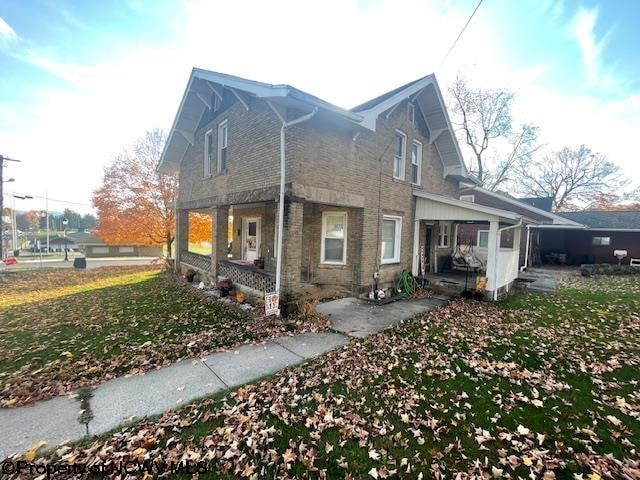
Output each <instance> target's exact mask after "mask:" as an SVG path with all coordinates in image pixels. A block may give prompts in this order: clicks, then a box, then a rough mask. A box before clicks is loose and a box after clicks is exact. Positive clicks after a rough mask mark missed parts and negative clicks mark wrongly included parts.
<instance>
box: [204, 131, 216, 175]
mask: <svg viewBox="0 0 640 480" xmlns="http://www.w3.org/2000/svg"><path fill="white" fill-rule="evenodd" d="M213 152H214V149H213V131H212V130H209V131H208V132H207V133H205V134H204V170H203V171H204V176H205V177H210V176H211V174H212V173H213V172H212V168H213V165H214V164H213Z"/></svg>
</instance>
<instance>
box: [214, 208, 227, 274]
mask: <svg viewBox="0 0 640 480" xmlns="http://www.w3.org/2000/svg"><path fill="white" fill-rule="evenodd" d="M228 226H229V207H227V206H222V207H214V208H212V209H211V230H212V231H211V243H212V246H211V277H212V279H213V281H214V282H217V281H218V261H219V260H224V259H226V258H227V247H228V244H229V240H228V228H229V227H228Z"/></svg>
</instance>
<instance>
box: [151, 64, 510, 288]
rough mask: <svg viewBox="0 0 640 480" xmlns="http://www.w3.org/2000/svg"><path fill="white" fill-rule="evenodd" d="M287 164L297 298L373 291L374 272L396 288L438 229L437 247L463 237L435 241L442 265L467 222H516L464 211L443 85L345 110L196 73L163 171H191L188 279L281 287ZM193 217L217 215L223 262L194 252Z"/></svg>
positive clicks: (183, 242)
mask: <svg viewBox="0 0 640 480" xmlns="http://www.w3.org/2000/svg"><path fill="white" fill-rule="evenodd" d="M292 121H293V122H298V123H295V124H293V125H285V123H286V124H288V123H289V122H292ZM283 125H284V126H283ZM403 139H404V140H403ZM283 154H284V155H285V158H286V161H285V162H284V167H285V178H284V212H283V217H284V218H283V220H284V221H283V235H282V259H281V275H280V281H281V290H282V291H283V292H286V293H295V292H298V291H304V290H305V289H307V288H309V287H313V288H322V287H326V286H329V287H339V288H341V289H344V290H346V291H349V292H352V293H354V294H359V293H363V292H366V291H368V290H369V289H370V288H371V285H372V283H373V276H374V272H379V277H380V278H379V283H380V284H381V285H382V286H389V285H391V284H393V282H394V281H395V280H396V279H397V278H398V276H399V275H400V274H401V273H402V271H403V270H413V271H414V272H415V270H416V265H417V253H418V252H419V251H420V250H421V249H422V250H424V245H425V235H426V233H425V232H426V231H427V230H428V229H432V230H433V235H434V237H436V236H437V235H438V232H439V230H440V228H441V227H440V225H441V224H447V227H444V228H446V229H447V230H446V231H447V232H449V233H448V234H447V239H448V240H447V241H446V242H441V243H442V245H441V246H436V245H434V242H431V243H430V244H429V245H430V248H429V252H427V255H429V258H433V259H434V263H437V261H436V260H437V258H436V257H438V258H446V257H448V256H449V255H450V254H451V252H452V248H453V244H454V242H453V240H452V239H449V237H450V235H451V233H450V232H451V226H452V225H453V222H454V220H455V214H456V212H459V214H462V215H463V216H465V215H466V214H468V215H470V217H469V218H480V216H482V219H485V218H486V219H487V221H489V219H491V222H492V223H491V225H492V227H493V228H494V230H495V231H497V229H498V228H499V226H500V225H501V223H500V222H504V221H506V222H511V223H514V222H515V221H516V217H515V216H514V215H512V214H508V213H505V215H506V216H502V213H504V212H502V213H501V212H500V211H498V210H497V209H485V210H486V211H485V210H482V209H479V208H475V207H474V208H473V209H471V210H469V212H466V211H467V209H469V208H470V207H467V206H466V205H465V204H463V202H460V201H459V200H458V198H459V195H460V182H461V181H465V182H473V178H472V177H471V176H469V175H468V174H467V171H466V168H465V166H464V162H463V160H462V156H461V154H460V151H459V149H458V146H457V143H456V139H455V135H454V133H453V130H452V128H451V125H450V122H449V119H448V115H447V112H446V109H445V107H444V103H443V101H442V96H441V94H440V91H439V87H438V85H437V82H436V79H435V77H434V76H433V75H430V76H427V77H424V78H421V79H418V80H416V81H414V82H411V83H409V84H407V85H405V86H403V87H400V88H398V89H395V90H393V91H391V92H388V93H386V94H384V95H381V96H380V97H377V98H375V99H373V100H371V101H369V102H367V103H365V104H363V105H361V106H359V107H355V108H354V109H352V110H344V109H341V108H339V107H336V106H333V105H331V104H329V103H327V102H325V101H323V100H321V99H318V98H317V97H313V96H312V95H309V94H306V93H304V92H301V91H300V90H297V89H295V88H293V87H290V86H288V85H270V84H264V83H260V82H254V81H250V80H246V79H241V78H238V77H233V76H229V75H224V74H219V73H215V72H209V71H205V70H199V69H194V70H193V72H192V74H191V77H190V79H189V83H188V85H187V89H186V91H185V94H184V96H183V99H182V102H181V104H180V108H179V110H178V114H177V115H176V119H175V121H174V124H173V127H172V129H171V132H170V135H169V138H168V141H167V144H166V146H165V150H164V152H163V154H162V159H161V162H160V166H159V169H160V170H161V171H177V172H179V179H180V181H179V193H178V198H177V202H176V219H177V228H176V239H177V242H176V243H177V246H176V266H177V268H179V269H184V268H196V269H198V270H200V271H202V272H203V273H204V274H205V275H208V276H210V277H211V278H212V279H216V278H220V277H228V278H231V279H232V281H234V282H235V283H238V284H239V285H244V286H245V287H247V288H249V289H251V290H254V291H257V292H261V293H264V292H267V291H273V290H274V289H275V288H276V283H277V278H276V276H277V245H278V238H277V237H278V212H279V198H280V182H281V174H280V172H281V160H282V155H283ZM402 157H403V158H402ZM207 162H209V163H207ZM221 162H222V163H221ZM211 164H213V165H212V167H211V174H208V170H209V167H208V165H211ZM414 171H415V176H414ZM418 172H419V173H418ZM395 177H399V178H395ZM416 177H417V179H418V181H417V182H414V181H412V180H415V178H416ZM429 205H436V206H438V208H428V206H429ZM436 210H437V212H436V213H437V215H435V216H432V215H430V213H429V212H431V211H436ZM189 211H206V212H208V213H210V214H211V215H212V219H213V222H212V223H213V230H212V245H213V247H212V252H211V255H210V256H209V255H206V256H205V255H198V254H196V253H194V252H190V251H189V245H188V212H189ZM425 211H426V212H427V214H425V213H424V212H425ZM420 212H422V213H420ZM465 212H466V213H465ZM425 215H426V216H425ZM452 215H454V216H453V217H452ZM483 215H484V216H483ZM465 218H466V217H465ZM230 221H231V222H232V224H233V228H232V232H233V238H232V239H229V238H228V234H227V231H228V225H229V223H228V222H230ZM425 227H426V229H427V230H426V229H425ZM329 230H330V231H329ZM341 248H342V249H343V252H342V253H341V252H340V249H341ZM323 257H327V258H329V257H331V259H330V260H327V258H323ZM256 259H258V262H255V261H254V260H256Z"/></svg>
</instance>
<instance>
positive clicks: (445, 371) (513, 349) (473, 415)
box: [39, 277, 640, 480]
mask: <svg viewBox="0 0 640 480" xmlns="http://www.w3.org/2000/svg"><path fill="white" fill-rule="evenodd" d="M639 311H640V279H638V278H629V277H627V278H623V277H615V278H598V279H589V280H583V279H576V280H572V281H571V282H570V283H567V284H565V285H564V286H563V287H562V289H561V290H560V292H559V294H558V295H556V296H553V297H551V296H540V297H538V296H533V295H519V296H516V297H513V298H511V299H510V300H508V301H506V302H503V303H501V304H499V305H498V306H491V305H488V304H481V303H473V302H456V303H452V304H450V305H449V306H447V307H444V308H441V309H439V310H436V311H434V312H431V313H429V314H426V315H424V316H422V317H420V318H417V319H414V320H412V321H409V322H405V323H404V324H401V325H399V326H397V327H396V328H394V329H392V330H389V331H386V332H383V333H380V334H378V335H374V336H372V337H369V338H367V339H364V340H361V341H354V342H352V343H351V344H349V345H348V346H346V347H344V348H342V349H339V350H336V351H334V352H332V353H330V354H328V355H326V356H324V357H322V358H319V359H317V360H316V361H314V362H311V363H308V364H305V365H302V366H299V367H296V368H291V369H287V370H285V371H283V372H281V373H280V374H278V375H276V376H274V377H272V378H269V379H266V380H264V381H262V382H259V383H257V384H254V385H248V386H245V387H243V388H241V389H239V390H237V391H234V392H231V393H228V394H226V395H225V396H223V397H217V398H210V399H206V400H202V401H198V402H195V403H193V404H192V405H189V406H187V407H185V408H183V409H181V410H179V411H177V412H167V413H165V414H164V415H162V416H161V417H160V418H158V419H153V420H148V421H145V422H142V423H140V424H137V425H135V426H130V427H127V428H124V429H122V430H120V431H118V432H117V433H115V434H113V435H111V436H107V437H103V438H101V439H98V440H94V441H91V442H88V443H84V444H81V445H77V446H65V447H61V448H60V449H58V450H57V452H55V453H54V454H53V457H49V458H42V459H40V460H39V461H40V462H48V461H51V460H52V459H55V460H58V461H63V462H74V463H81V464H84V465H98V464H101V463H103V462H106V463H109V462H122V461H126V460H140V461H143V460H155V461H158V462H159V463H158V464H162V462H164V464H165V465H166V464H168V463H170V462H179V461H184V460H190V461H203V462H210V466H211V468H213V471H209V472H208V473H206V474H203V475H201V478H241V477H249V478H255V479H258V478H329V479H334V478H369V479H371V478H411V479H423V478H425V479H426V478H436V479H440V478H456V479H457V478H460V479H462V478H476V479H488V478H513V479H515V478H523V479H525V478H531V479H536V478H541V479H545V480H552V479H555V478H558V479H575V480H582V479H589V480H598V479H600V478H616V479H637V478H640V464H639V451H638V448H640V388H638V382H639V381H640V318H639V316H638V313H639Z"/></svg>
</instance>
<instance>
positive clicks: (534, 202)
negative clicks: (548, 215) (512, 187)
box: [517, 197, 553, 212]
mask: <svg viewBox="0 0 640 480" xmlns="http://www.w3.org/2000/svg"><path fill="white" fill-rule="evenodd" d="M517 200H518V201H519V202H522V203H526V204H528V205H531V206H532V207H536V208H539V209H540V210H544V211H545V212H550V211H551V209H552V208H553V197H524V198H518V199H517Z"/></svg>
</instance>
